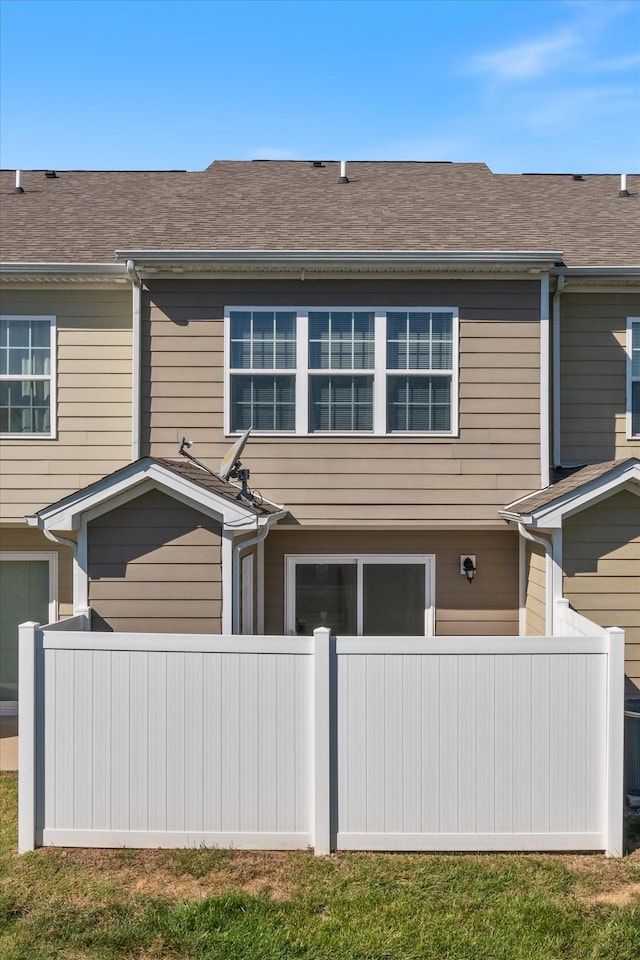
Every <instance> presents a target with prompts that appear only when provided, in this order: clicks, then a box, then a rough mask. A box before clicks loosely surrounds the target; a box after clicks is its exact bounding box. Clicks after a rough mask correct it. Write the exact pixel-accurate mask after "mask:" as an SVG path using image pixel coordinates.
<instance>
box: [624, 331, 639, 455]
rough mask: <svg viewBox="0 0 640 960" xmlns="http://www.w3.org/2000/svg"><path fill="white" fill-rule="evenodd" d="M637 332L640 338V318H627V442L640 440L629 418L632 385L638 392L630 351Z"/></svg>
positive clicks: (637, 380)
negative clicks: (634, 332) (635, 385)
mask: <svg viewBox="0 0 640 960" xmlns="http://www.w3.org/2000/svg"><path fill="white" fill-rule="evenodd" d="M634 327H635V329H636V330H637V331H638V336H639V337H640V317H627V351H626V352H627V390H626V411H627V417H626V419H627V440H638V439H640V430H638V433H634V432H633V425H632V416H631V399H632V392H633V386H632V385H633V383H637V384H638V390H640V377H634V376H633V368H632V358H633V354H632V349H633V330H634Z"/></svg>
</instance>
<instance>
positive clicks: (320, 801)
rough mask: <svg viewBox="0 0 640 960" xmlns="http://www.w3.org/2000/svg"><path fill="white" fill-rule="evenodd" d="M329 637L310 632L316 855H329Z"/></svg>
mask: <svg viewBox="0 0 640 960" xmlns="http://www.w3.org/2000/svg"><path fill="white" fill-rule="evenodd" d="M331 659H332V657H331V635H330V631H329V630H328V629H327V628H326V627H319V628H318V629H316V630H314V632H313V719H312V723H311V725H310V726H311V729H312V731H313V847H314V853H315V855H316V856H323V855H326V854H329V853H331V741H332V723H331V718H332V714H333V711H334V705H333V704H332V703H331Z"/></svg>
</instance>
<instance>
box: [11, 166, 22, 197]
mask: <svg viewBox="0 0 640 960" xmlns="http://www.w3.org/2000/svg"><path fill="white" fill-rule="evenodd" d="M13 192H14V193H24V188H23V186H22V170H16V185H15V187H14V189H13Z"/></svg>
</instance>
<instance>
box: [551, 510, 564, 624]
mask: <svg viewBox="0 0 640 960" xmlns="http://www.w3.org/2000/svg"><path fill="white" fill-rule="evenodd" d="M562 553H563V541H562V527H560V529H559V530H554V531H553V532H552V534H551V553H550V555H549V562H550V564H551V596H550V607H551V632H552V633H558V632H559V628H558V623H557V620H558V610H557V607H556V600H560V599H561V598H563V597H564V568H563V556H562Z"/></svg>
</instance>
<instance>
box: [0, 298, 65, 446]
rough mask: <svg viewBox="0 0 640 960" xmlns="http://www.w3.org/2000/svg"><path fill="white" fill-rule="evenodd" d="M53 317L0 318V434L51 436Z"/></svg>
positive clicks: (53, 381)
mask: <svg viewBox="0 0 640 960" xmlns="http://www.w3.org/2000/svg"><path fill="white" fill-rule="evenodd" d="M54 358H55V318H54V317H22V316H1V317H0V434H1V435H3V436H5V437H6V436H29V437H51V436H53V434H54V427H55V424H54V414H53V411H54V409H55V407H54V388H55V377H54Z"/></svg>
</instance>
